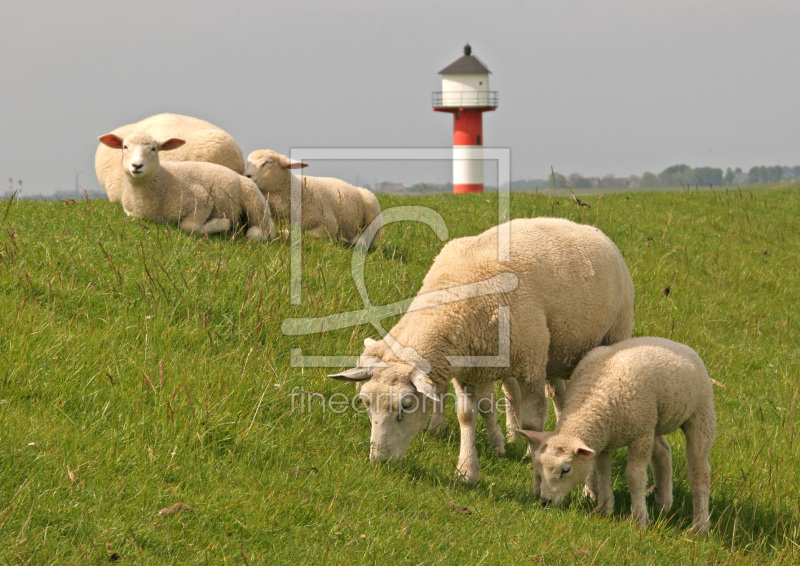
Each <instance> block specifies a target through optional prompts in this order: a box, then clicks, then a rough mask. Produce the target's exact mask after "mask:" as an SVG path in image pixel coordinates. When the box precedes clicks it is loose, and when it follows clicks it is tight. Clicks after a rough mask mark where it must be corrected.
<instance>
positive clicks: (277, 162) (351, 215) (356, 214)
mask: <svg viewBox="0 0 800 566" xmlns="http://www.w3.org/2000/svg"><path fill="white" fill-rule="evenodd" d="M303 167H308V164H307V163H303V162H301V161H294V160H292V159H290V158H288V157H286V156H285V155H281V154H280V153H277V152H275V151H272V150H270V149H259V150H256V151H254V152H252V153H251V154H250V155H248V156H247V167H246V168H245V171H244V175H245V176H246V177H250V178H251V179H253V180H254V181H255V182H256V184H257V185H258V188H259V189H261V192H262V193H263V194H264V196H265V197H267V198H268V200H269V205H270V208H271V209H272V212H273V214H274V215H275V217H276V218H279V219H288V218H289V217H290V212H291V210H290V204H291V189H292V171H291V170H292V169H302V168H303ZM301 186H302V201H301V202H302V204H301V217H302V227H303V230H304V231H305V232H306V233H308V234H309V235H310V236H312V237H315V238H331V239H333V240H335V241H339V242H347V243H351V244H354V243H356V241H357V240H358V238H359V236H361V234H362V232H364V230H365V229H366V228H367V227H368V226H369V225H370V224H371V223H372V222H373V220H375V219H376V218H379V216H380V213H381V207H380V204H378V199H377V198H376V197H375V195H374V194H373V193H372V191H369V190H367V189H363V188H361V187H354V186H353V185H351V184H349V183H346V182H345V181H342V180H341V179H335V178H333V177H309V176H306V175H304V176H302V178H301ZM378 222H380V219H379V220H378ZM376 228H377V230H376V232H375V234H374V236H373V237H372V240H371V245H374V244H375V243H376V242H377V241H378V238H379V236H380V232H381V230H380V225H378V226H376Z"/></svg>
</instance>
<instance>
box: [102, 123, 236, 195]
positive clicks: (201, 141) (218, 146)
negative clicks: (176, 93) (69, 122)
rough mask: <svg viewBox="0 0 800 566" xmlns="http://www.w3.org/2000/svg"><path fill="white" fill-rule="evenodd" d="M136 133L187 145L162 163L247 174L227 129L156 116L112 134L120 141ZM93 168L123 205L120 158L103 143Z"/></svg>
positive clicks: (166, 157)
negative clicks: (191, 163) (210, 165)
mask: <svg viewBox="0 0 800 566" xmlns="http://www.w3.org/2000/svg"><path fill="white" fill-rule="evenodd" d="M133 132H144V133H146V134H150V135H151V136H153V137H154V138H156V139H169V138H173V137H174V138H180V139H182V140H184V141H185V142H186V143H185V144H184V145H183V146H182V147H180V148H178V149H175V150H173V151H170V152H169V153H165V154H164V155H163V156H162V158H161V160H162V161H207V162H209V163H217V164H218V165H224V166H225V167H227V168H229V169H231V170H233V171H235V172H236V173H239V174H241V173H243V172H244V158H243V157H242V150H241V149H240V148H239V146H238V145H237V143H236V141H234V139H233V137H231V135H230V134H228V133H227V132H226V131H225V130H222V129H221V128H219V127H217V126H215V125H214V124H211V123H209V122H206V121H205V120H200V119H198V118H193V117H191V116H182V115H180V114H156V115H155V116H150V117H149V118H145V119H144V120H141V121H139V122H136V123H135V124H127V125H125V126H120V127H119V128H117V129H116V130H114V131H113V132H112V133H113V134H115V135H116V136H118V137H120V138H124V137H125V136H127V135H129V134H132V133H133ZM94 168H95V173H96V174H97V180H98V181H100V186H102V187H103V189H104V190H105V191H106V194H107V195H108V200H110V201H111V202H121V200H122V188H123V187H124V186H125V175H124V173H123V172H122V171H121V170H120V168H119V155H118V154H117V153H116V152H115V151H112V150H111V149H109V148H108V147H107V146H106V145H104V144H102V143H101V144H98V146H97V152H96V153H95V156H94Z"/></svg>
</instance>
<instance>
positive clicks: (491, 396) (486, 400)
mask: <svg viewBox="0 0 800 566" xmlns="http://www.w3.org/2000/svg"><path fill="white" fill-rule="evenodd" d="M475 396H476V397H477V399H478V411H479V412H480V414H481V416H482V417H483V422H484V423H485V424H486V436H487V437H488V438H489V446H491V447H492V450H494V451H495V452H496V453H497V455H499V456H505V454H506V439H505V438H504V437H503V432H502V431H501V430H500V427H499V426H497V410H496V408H497V405H496V404H495V401H496V398H495V385H494V382H491V383H484V384H482V385H479V386H476V388H475Z"/></svg>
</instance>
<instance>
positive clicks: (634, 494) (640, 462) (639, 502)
mask: <svg viewBox="0 0 800 566" xmlns="http://www.w3.org/2000/svg"><path fill="white" fill-rule="evenodd" d="M653 442H654V437H653V436H646V437H642V438H637V439H636V440H634V441H633V442H632V443H631V444H630V446H629V447H628V465H627V467H626V468H625V479H626V480H628V490H629V491H630V492H631V515H632V516H633V520H634V522H636V524H637V525H639V526H640V527H644V526H645V525H647V521H648V516H647V504H646V503H645V492H646V491H647V464H648V463H649V462H650V459H651V458H652V456H653Z"/></svg>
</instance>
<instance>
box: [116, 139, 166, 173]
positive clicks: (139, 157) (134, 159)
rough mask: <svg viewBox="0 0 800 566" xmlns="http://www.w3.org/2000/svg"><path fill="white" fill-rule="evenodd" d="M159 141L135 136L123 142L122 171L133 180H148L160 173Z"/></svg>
mask: <svg viewBox="0 0 800 566" xmlns="http://www.w3.org/2000/svg"><path fill="white" fill-rule="evenodd" d="M158 149H159V148H158V141H156V140H155V139H153V138H152V137H150V136H145V135H135V136H129V137H127V138H125V139H124V140H122V169H123V170H124V171H125V173H126V174H127V175H128V176H129V177H130V178H131V179H132V180H142V179H148V178H150V177H152V176H153V174H155V172H156V171H158V166H159V159H158Z"/></svg>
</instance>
